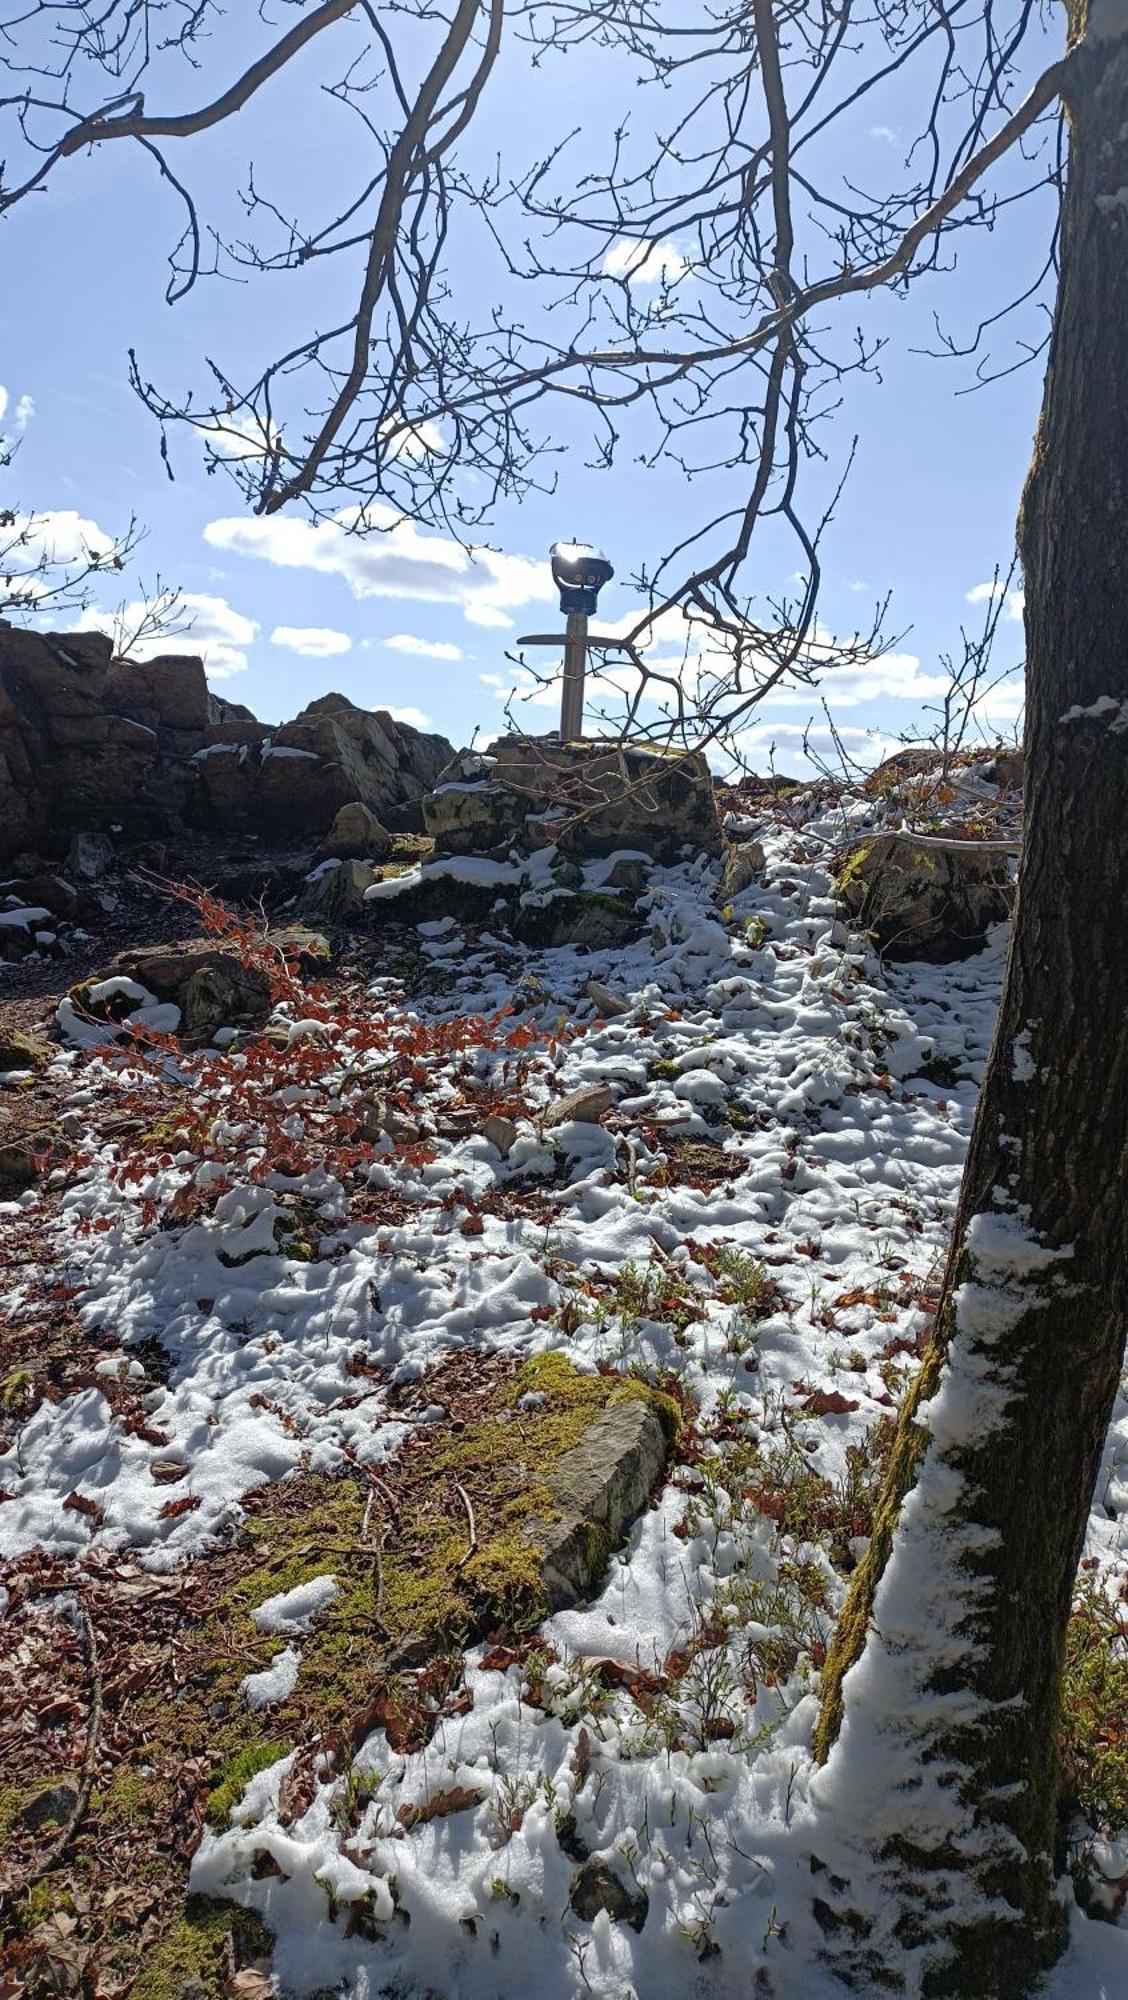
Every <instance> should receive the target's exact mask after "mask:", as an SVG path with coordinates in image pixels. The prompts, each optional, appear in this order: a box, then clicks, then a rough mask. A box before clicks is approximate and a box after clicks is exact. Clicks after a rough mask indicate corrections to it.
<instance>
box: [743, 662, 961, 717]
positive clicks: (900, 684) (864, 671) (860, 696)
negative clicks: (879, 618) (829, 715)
mask: <svg viewBox="0 0 1128 2000" xmlns="http://www.w3.org/2000/svg"><path fill="white" fill-rule="evenodd" d="M947 685H948V676H947V674H925V673H922V672H921V668H920V661H919V659H918V658H917V656H916V654H915V653H882V654H881V656H880V658H878V659H876V660H869V661H867V662H866V663H865V664H864V665H859V666H853V665H844V666H834V665H833V664H831V665H829V666H828V667H827V669H826V672H825V673H823V674H821V675H819V676H818V678H817V680H816V681H814V682H812V683H811V686H807V685H806V684H804V685H803V686H799V685H797V684H796V683H794V682H793V683H791V684H790V685H785V686H782V687H779V688H777V689H775V690H773V692H772V693H771V694H770V695H768V696H767V701H768V703H769V704H770V705H771V706H772V707H773V708H794V707H795V706H796V705H797V704H799V705H802V704H808V705H809V703H810V699H811V687H812V686H815V687H817V688H818V689H819V692H820V693H821V694H825V696H826V698H827V700H828V702H829V703H830V706H831V708H833V709H838V708H857V707H859V706H860V705H861V704H862V703H865V702H871V701H882V700H884V701H914V702H920V701H928V700H929V699H930V698H931V697H932V696H933V695H938V694H943V693H944V690H945V688H946V687H947Z"/></svg>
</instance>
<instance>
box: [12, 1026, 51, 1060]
mask: <svg viewBox="0 0 1128 2000" xmlns="http://www.w3.org/2000/svg"><path fill="white" fill-rule="evenodd" d="M51 1055H52V1050H51V1045H50V1043H49V1042H41V1041H39V1040H37V1038H36V1037H35V1036H34V1035H25V1034H24V1032H23V1030H22V1028H4V1027H0V1070H12V1069H42V1068H43V1065H44V1063H46V1062H50V1060H51Z"/></svg>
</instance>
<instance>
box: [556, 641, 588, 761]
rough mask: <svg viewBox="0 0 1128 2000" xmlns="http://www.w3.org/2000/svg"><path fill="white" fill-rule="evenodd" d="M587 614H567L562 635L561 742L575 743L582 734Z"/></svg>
mask: <svg viewBox="0 0 1128 2000" xmlns="http://www.w3.org/2000/svg"><path fill="white" fill-rule="evenodd" d="M587 637H588V621H587V612H586V611H570V612H569V613H568V621H567V625H566V628H565V633H564V681H563V686H562V688H561V692H560V741H561V742H562V743H578V742H579V741H580V739H581V738H582V736H583V733H584V676H585V674H586V672H587Z"/></svg>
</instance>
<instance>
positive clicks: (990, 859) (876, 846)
mask: <svg viewBox="0 0 1128 2000" xmlns="http://www.w3.org/2000/svg"><path fill="white" fill-rule="evenodd" d="M835 886H836V888H837V891H838V896H839V900H840V902H841V904H842V906H843V911H844V914H845V915H846V916H847V917H849V918H850V919H852V920H853V921H854V922H855V923H857V924H859V925H860V926H861V927H862V928H863V929H865V930H867V931H868V932H869V933H870V935H871V937H872V938H873V940H874V943H875V944H876V945H877V947H878V949H879V951H881V952H882V954H883V955H884V956H885V957H886V958H890V959H895V960H898V959H915V958H920V959H927V960H930V961H932V962H933V963H943V962H946V961H948V960H951V959H958V958H967V957H969V956H970V955H971V953H973V952H976V951H980V950H982V948H983V945H984V943H985V942H986V939H987V933H988V931H989V930H990V929H991V927H992V926H993V925H994V924H997V923H1000V922H1001V921H1002V920H1003V919H1004V918H1005V917H1008V916H1009V915H1010V911H1011V906H1012V903H1013V899H1014V885H1013V882H1012V879H1011V872H1010V869H1009V867H1008V864H1007V859H1006V856H1005V855H1001V854H999V853H998V852H992V851H991V850H990V849H987V850H979V849H977V848H975V847H974V846H968V847H966V848H965V847H931V846H925V845H922V844H919V843H917V842H915V841H913V840H912V839H911V838H910V837H909V836H904V837H897V838H890V837H888V836H885V835H878V836H875V837H874V838H873V839H871V840H865V841H861V842H859V844H858V845H857V846H856V847H854V848H852V849H851V850H850V852H849V854H848V855H846V857H845V858H844V860H843V861H842V863H841V865H840V866H839V868H838V870H837V873H836V875H835Z"/></svg>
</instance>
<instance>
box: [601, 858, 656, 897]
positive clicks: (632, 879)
mask: <svg viewBox="0 0 1128 2000" xmlns="http://www.w3.org/2000/svg"><path fill="white" fill-rule="evenodd" d="M646 876H647V866H646V857H645V855H641V854H621V855H620V856H619V859H618V860H617V861H616V862H615V863H614V864H613V865H612V867H610V868H609V869H608V871H607V876H606V885H607V887H608V888H609V889H624V890H627V891H629V892H630V894H631V895H632V896H641V894H642V892H643V890H644V889H645V887H646Z"/></svg>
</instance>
